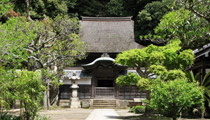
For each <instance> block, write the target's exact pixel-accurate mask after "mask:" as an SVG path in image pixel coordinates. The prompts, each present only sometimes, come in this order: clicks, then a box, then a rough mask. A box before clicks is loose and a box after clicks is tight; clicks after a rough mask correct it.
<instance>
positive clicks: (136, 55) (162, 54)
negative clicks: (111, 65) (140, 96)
mask: <svg viewBox="0 0 210 120" xmlns="http://www.w3.org/2000/svg"><path fill="white" fill-rule="evenodd" d="M180 43H181V42H180V41H179V40H173V41H171V42H170V43H169V44H167V45H166V46H155V45H149V46H148V47H145V48H143V49H132V50H128V51H123V52H122V53H120V54H118V55H117V58H116V59H115V62H116V63H118V64H122V65H127V66H129V67H133V68H135V69H136V71H137V73H138V75H139V76H140V79H139V80H138V82H136V85H137V86H138V87H139V88H140V89H141V90H143V89H144V90H145V89H148V88H149V86H150V84H152V83H151V80H149V79H150V76H151V75H158V76H160V77H161V78H162V79H163V80H174V79H184V78H186V77H185V73H184V72H183V71H182V70H185V69H187V68H188V67H189V66H190V65H192V64H193V60H194V54H193V52H192V50H184V51H181V47H180V46H179V44H180ZM186 56H187V58H186ZM142 67H144V69H142ZM128 76H129V75H128ZM131 81H132V80H130V79H127V77H126V76H120V77H119V78H118V79H117V83H118V84H124V85H126V84H127V85H129V84H130V82H131ZM133 83H134V82H133Z"/></svg>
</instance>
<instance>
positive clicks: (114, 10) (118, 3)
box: [106, 0, 125, 16]
mask: <svg viewBox="0 0 210 120" xmlns="http://www.w3.org/2000/svg"><path fill="white" fill-rule="evenodd" d="M106 7H107V12H108V14H109V15H111V16H123V14H124V13H125V11H124V8H123V0H110V1H109V2H108V3H107V4H106Z"/></svg>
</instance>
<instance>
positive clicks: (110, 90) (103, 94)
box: [95, 79, 115, 98]
mask: <svg viewBox="0 0 210 120" xmlns="http://www.w3.org/2000/svg"><path fill="white" fill-rule="evenodd" d="M95 91H96V94H95V97H96V98H114V97H115V87H114V80H103V79H102V80H97V85H96V87H95Z"/></svg>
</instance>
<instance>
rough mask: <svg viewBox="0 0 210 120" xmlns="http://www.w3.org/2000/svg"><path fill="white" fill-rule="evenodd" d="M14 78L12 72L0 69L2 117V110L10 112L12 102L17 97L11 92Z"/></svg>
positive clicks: (1, 111) (0, 107) (0, 111)
mask: <svg viewBox="0 0 210 120" xmlns="http://www.w3.org/2000/svg"><path fill="white" fill-rule="evenodd" d="M14 77H15V76H14V75H13V74H12V72H7V71H6V70H5V69H4V68H2V67H0V91H1V92H0V116H1V114H2V113H3V109H2V108H4V109H6V110H8V109H9V108H10V104H11V103H12V101H13V100H15V95H14V94H13V93H12V92H11V90H12V89H13V88H12V81H13V79H14Z"/></svg>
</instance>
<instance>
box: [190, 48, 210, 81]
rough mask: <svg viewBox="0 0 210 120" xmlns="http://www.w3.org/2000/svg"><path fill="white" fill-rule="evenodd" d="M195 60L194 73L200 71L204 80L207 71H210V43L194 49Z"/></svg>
mask: <svg viewBox="0 0 210 120" xmlns="http://www.w3.org/2000/svg"><path fill="white" fill-rule="evenodd" d="M194 54H195V61H194V65H193V66H192V70H193V72H194V74H196V73H199V74H200V79H201V80H202V79H203V78H204V76H205V75H206V73H207V72H210V44H208V45H205V46H203V48H201V49H197V50H194Z"/></svg>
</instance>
